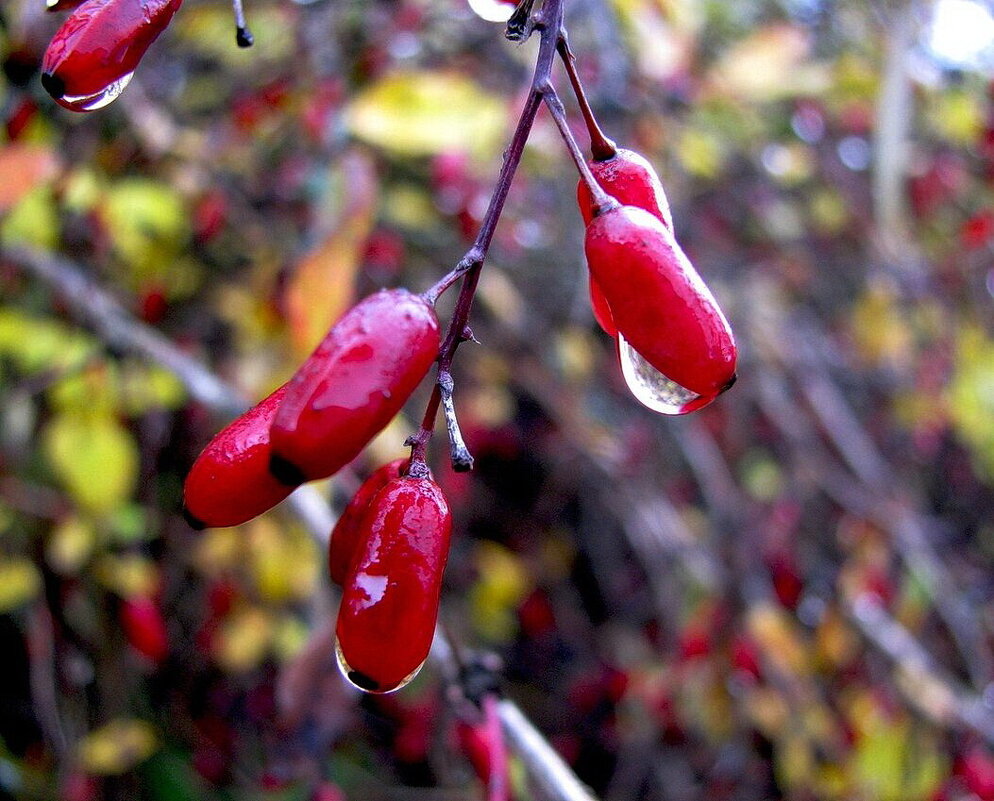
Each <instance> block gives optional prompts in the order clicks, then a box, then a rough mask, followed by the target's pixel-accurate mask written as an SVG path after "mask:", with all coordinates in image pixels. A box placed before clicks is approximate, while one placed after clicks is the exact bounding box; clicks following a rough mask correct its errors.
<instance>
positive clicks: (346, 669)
mask: <svg viewBox="0 0 994 801" xmlns="http://www.w3.org/2000/svg"><path fill="white" fill-rule="evenodd" d="M335 659H336V660H337V661H338V669H339V670H340V671H342V675H343V676H344V677H345V680H346V681H347V682H348V683H349V684H351V685H352V686H353V687H355V688H356V689H357V690H362V691H363V692H364V693H372V694H375V695H386V694H387V693H392V692H396V691H397V690H400V689H403V688H404V687H406V686H407V685H408V684H410V683H411V682H412V681H414V677H415V676H417V675H418V673H420V672H421V668H423V667H424V666H425V663H424V662H422V663H421V664H420V665H418V666H417V667H416V668H414V670H412V671H411V672H410V673H408V674H407V675H406V676H404V678H402V679H401V680H400V681H399V682H398V683H397V684H394V685H392V686H383V685H382V684H381V683H380V682H378V681H377V680H376V679H374V678H373V677H372V676H368V675H367V674H365V673H363V672H361V671H359V670H355V669H354V668H353V667H352V666H351V665H350V664H349V663H348V661H347V660H346V659H345V654H344V653H343V652H342V646H341V645H340V644H339V642H338V638H337V637H336V638H335Z"/></svg>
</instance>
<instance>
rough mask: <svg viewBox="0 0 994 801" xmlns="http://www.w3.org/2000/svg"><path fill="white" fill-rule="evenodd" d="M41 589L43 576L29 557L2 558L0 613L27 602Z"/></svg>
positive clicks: (0, 561)
mask: <svg viewBox="0 0 994 801" xmlns="http://www.w3.org/2000/svg"><path fill="white" fill-rule="evenodd" d="M40 590H41V576H40V575H39V574H38V569H37V568H36V567H35V566H34V564H33V563H32V562H31V561H30V560H28V559H21V558H16V557H15V558H0V614H3V613H4V612H9V611H11V610H12V609H16V608H17V607H19V606H21V605H23V604H25V603H27V602H28V601H30V600H31V599H32V598H34V597H35V596H36V595H37V594H38V592H39V591H40Z"/></svg>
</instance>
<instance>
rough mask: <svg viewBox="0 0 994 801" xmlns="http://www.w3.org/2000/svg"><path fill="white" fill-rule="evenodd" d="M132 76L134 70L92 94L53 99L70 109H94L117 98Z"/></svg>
mask: <svg viewBox="0 0 994 801" xmlns="http://www.w3.org/2000/svg"><path fill="white" fill-rule="evenodd" d="M133 76H134V72H129V73H128V74H127V75H124V76H122V77H121V78H118V79H117V80H116V81H114V82H113V83H112V84H110V85H109V86H107V87H105V88H104V89H102V90H101V91H99V92H96V93H94V94H92V95H62V97H56V98H55V99H56V101H58V103H59V105H60V106H63V107H65V108H67V109H69V110H70V111H96V110H97V109H99V108H103V107H104V106H107V105H110V104H111V103H113V102H114V101H115V100H117V98H118V97H119V96H120V94H121V92H123V91H124V90H125V88H126V87H127V85H128V84H129V83H131V78H132V77H133ZM46 88H47V87H46Z"/></svg>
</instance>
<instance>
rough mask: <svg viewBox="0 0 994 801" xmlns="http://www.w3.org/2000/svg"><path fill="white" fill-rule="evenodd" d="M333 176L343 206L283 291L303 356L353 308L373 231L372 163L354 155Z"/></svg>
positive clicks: (374, 184)
mask: <svg viewBox="0 0 994 801" xmlns="http://www.w3.org/2000/svg"><path fill="white" fill-rule="evenodd" d="M338 169H339V170H340V172H339V173H338V174H336V175H335V176H333V183H334V185H335V187H336V188H337V193H336V194H337V197H338V198H339V199H340V200H341V205H342V208H341V210H340V211H339V212H338V214H337V215H335V219H334V222H333V223H332V225H331V230H330V231H329V233H328V235H327V236H326V237H325V239H324V241H322V242H321V244H319V245H318V246H317V247H316V248H314V249H313V250H312V251H311V252H310V253H308V254H307V255H306V256H304V258H303V259H302V260H301V262H300V263H299V264H298V265H297V269H296V271H295V272H294V275H293V277H292V278H291V279H290V283H289V285H288V286H287V289H286V309H287V316H288V317H289V323H290V337H291V340H292V342H293V346H294V351H295V352H296V353H297V354H298V355H299V356H300V357H304V356H306V355H307V354H309V353H310V352H311V351H312V350H313V349H314V347H315V346H316V345H317V344H318V342H320V341H321V339H322V338H323V337H324V335H325V333H326V332H327V331H328V329H329V328H330V327H331V325H332V324H333V323H334V322H335V321H336V320H337V319H338V318H339V317H340V316H341V315H342V314H343V313H344V311H345V310H346V309H347V308H348V307H349V306H350V305H351V304H352V301H353V299H354V295H355V277H356V272H357V270H358V268H359V262H360V259H361V256H362V247H363V245H364V244H365V242H366V238H367V237H368V236H369V232H370V231H371V230H372V227H373V217H374V214H375V212H376V204H377V181H376V175H375V171H374V168H373V164H372V161H371V160H370V159H369V157H368V156H365V155H363V154H361V153H359V152H358V151H353V152H351V153H349V154H348V155H347V156H346V157H345V158H344V159H342V160H341V161H340V162H339V168H338Z"/></svg>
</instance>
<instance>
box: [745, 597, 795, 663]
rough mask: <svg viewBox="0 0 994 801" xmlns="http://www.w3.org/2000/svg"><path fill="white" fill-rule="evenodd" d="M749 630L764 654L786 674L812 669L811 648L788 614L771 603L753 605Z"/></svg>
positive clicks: (749, 615) (748, 622) (748, 619)
mask: <svg viewBox="0 0 994 801" xmlns="http://www.w3.org/2000/svg"><path fill="white" fill-rule="evenodd" d="M747 625H748V627H749V633H750V634H751V635H752V637H753V639H755V640H756V642H757V643H758V644H759V646H760V648H761V649H762V651H763V655H764V656H765V657H766V658H767V659H768V660H769V661H770V662H771V663H772V664H773V665H775V666H776V667H777V668H778V669H779V670H782V671H783V672H785V673H789V674H795V675H804V674H807V673H808V672H809V669H808V668H809V665H808V650H807V648H806V646H805V643H804V642H803V640H802V639H801V637H800V636H799V633H798V632H797V630H796V626H795V625H794V624H793V622H792V621H791V619H790V618H789V616H788V615H787V614H786V613H785V612H784V611H783V610H782V609H779V608H778V607H776V606H774V605H773V604H771V603H763V604H758V605H756V606H753V607H752V608H751V609H750V610H749V614H748V617H747Z"/></svg>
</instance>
